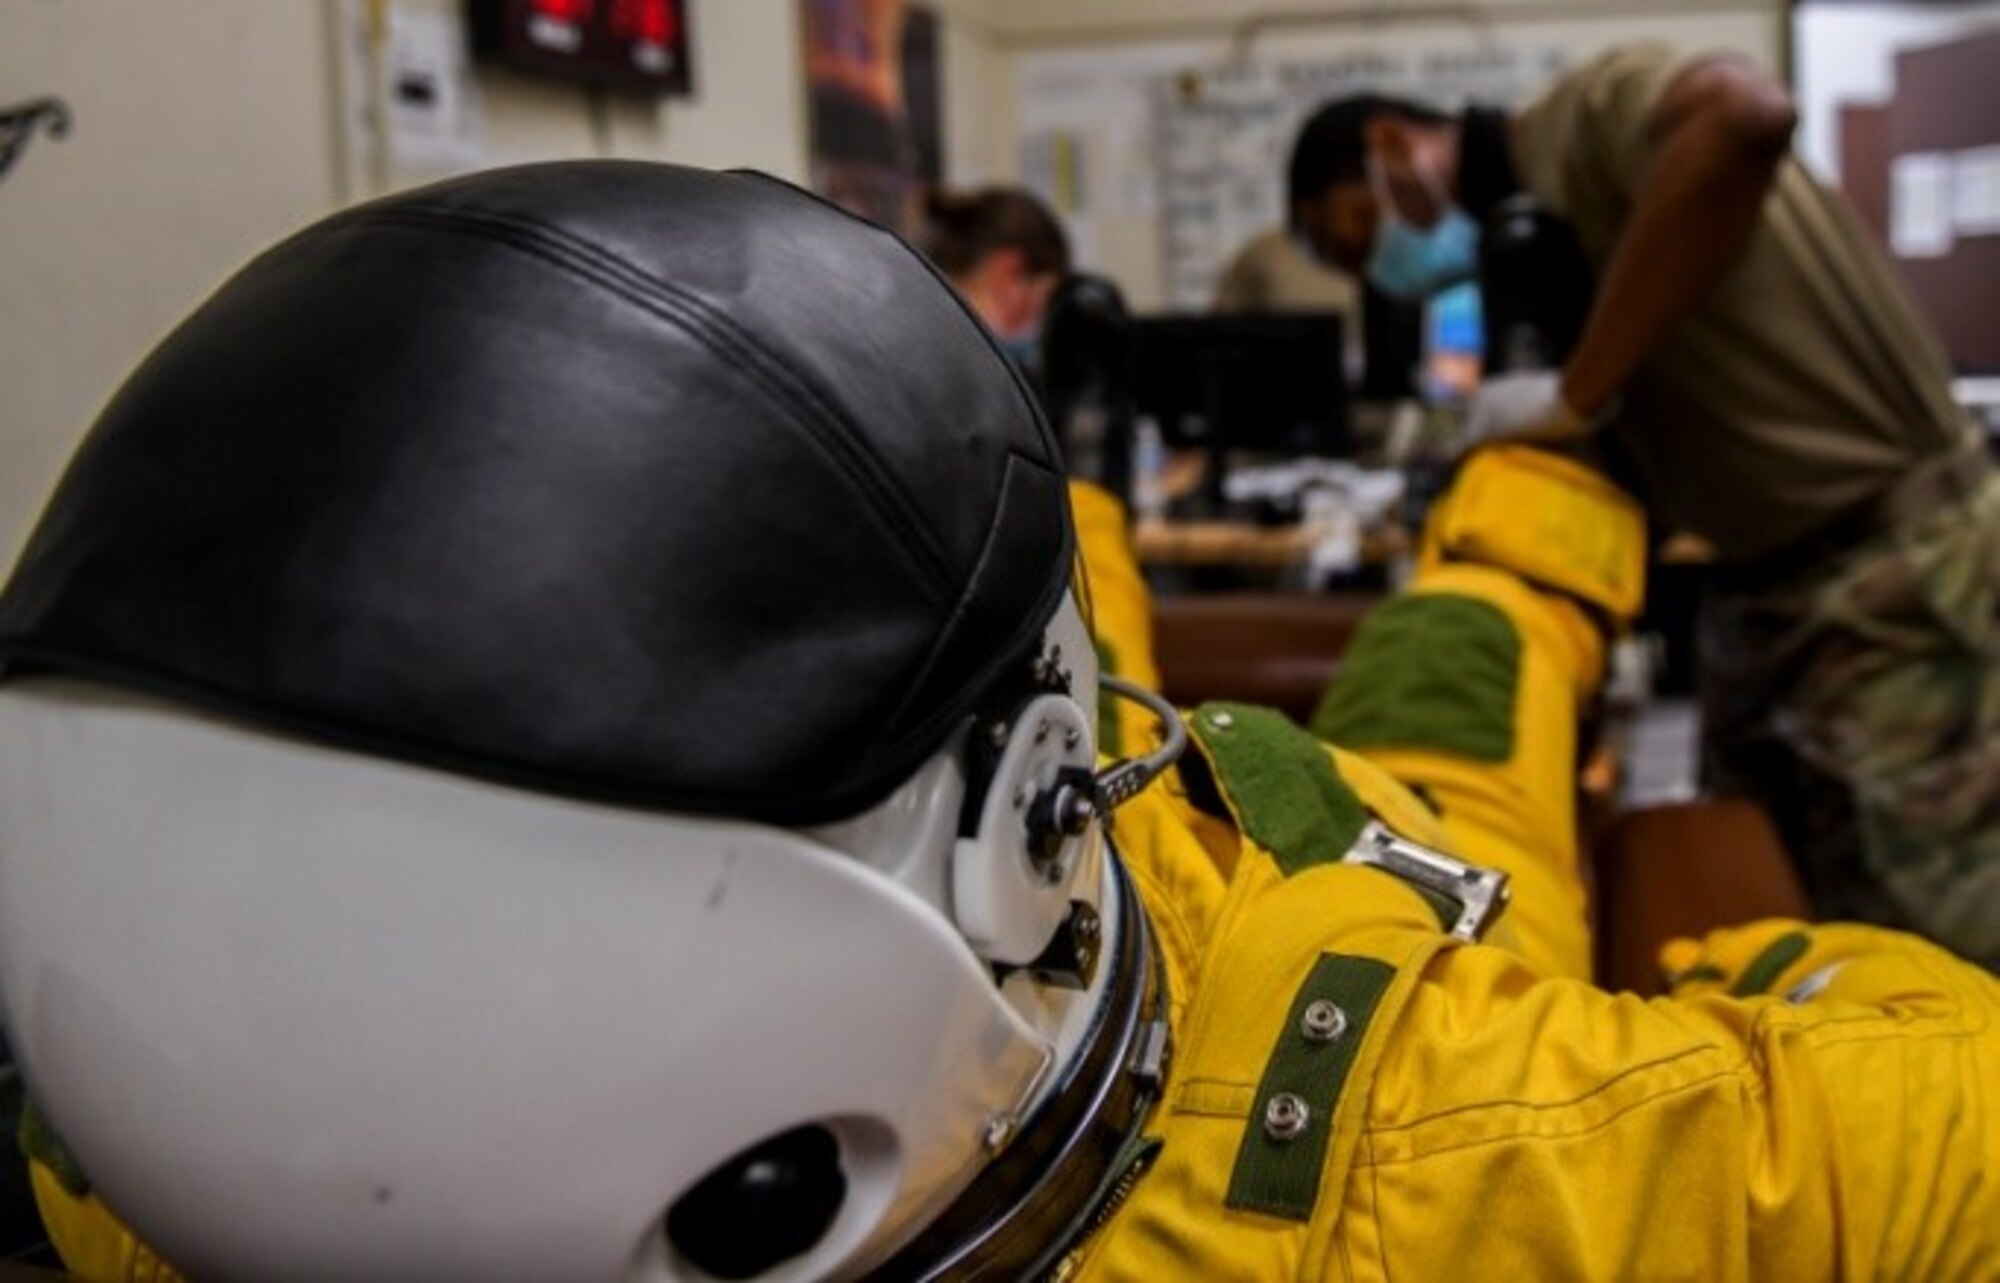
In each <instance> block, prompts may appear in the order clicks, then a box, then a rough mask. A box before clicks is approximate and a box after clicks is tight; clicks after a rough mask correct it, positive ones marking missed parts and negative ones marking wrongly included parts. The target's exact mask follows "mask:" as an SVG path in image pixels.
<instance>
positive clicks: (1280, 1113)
mask: <svg viewBox="0 0 2000 1283" xmlns="http://www.w3.org/2000/svg"><path fill="white" fill-rule="evenodd" d="M1395 975H1396V969H1395V968H1394V967H1391V966H1390V965H1389V964H1388V963H1386V962H1380V961H1377V960H1376V959H1374V958H1357V957H1350V956H1347V955H1345V954H1338V953H1323V954H1321V955H1320V956H1319V960H1318V961H1317V962H1316V963H1315V964H1314V965H1313V969H1312V974H1311V975H1309V976H1307V977H1306V982H1305V984H1304V985H1302V986H1300V988H1299V992H1298V996H1297V997H1295V998H1293V999H1292V1009H1291V1014H1290V1015H1289V1016H1287V1017H1286V1022H1285V1028H1284V1029H1283V1030H1282V1031H1281V1032H1280V1033H1279V1035H1278V1043H1277V1046H1276V1047H1274V1048H1272V1050H1271V1057H1270V1059H1269V1060H1268V1061H1266V1062H1265V1065H1264V1078H1263V1081H1262V1082H1260V1083H1259V1084H1258V1085H1257V1098H1256V1102H1255V1103H1254V1104H1253V1105H1252V1106H1251V1113H1250V1117H1249V1119H1248V1121H1247V1122H1246V1123H1245V1125H1244V1129H1243V1141H1242V1143H1241V1144H1240V1145H1239V1146H1238V1147H1237V1150H1236V1167H1235V1170H1234V1171H1233V1172H1232V1174H1231V1175H1230V1178H1229V1196H1228V1199H1227V1202H1228V1205H1229V1206H1231V1207H1234V1208H1239V1209H1241V1210H1244V1211H1249V1212H1262V1213H1264V1214H1265V1215H1267V1216H1281V1217H1284V1218H1285V1219H1286V1220H1293V1221H1304V1220H1310V1219H1311V1218H1312V1212H1313V1204H1314V1203H1316V1202H1317V1201H1318V1199H1319V1180H1320V1170H1321V1169H1322V1168H1323V1167H1324V1166H1325V1164H1326V1151H1327V1146H1329V1145H1330V1144H1332V1142H1333V1115H1334V1112H1335V1110H1336V1109H1338V1108H1339V1105H1340V1093H1341V1089H1342V1088H1343V1087H1344V1086H1346V1084H1347V1074H1348V1071H1349V1070H1351V1069H1352V1068H1353V1067H1354V1059H1355V1056H1356V1055H1357V1054H1358V1053H1359V1052H1360V1050H1361V1041H1362V1038H1363V1037H1364V1036H1365V1035H1366V1034H1367V1032H1368V1021H1369V1019H1370V1018H1371V1017H1373V1016H1374V1014H1375V1007H1376V1004H1378V1003H1379V1002H1380V1001H1381V1000H1382V994H1383V992H1384V991H1385V990H1387V989H1388V987H1389V982H1390V981H1391V980H1392V979H1394V978H1395ZM1326 1004H1331V1008H1332V1010H1333V1011H1335V1012H1337V1013H1338V1026H1339V1032H1338V1033H1337V1034H1336V1035H1335V1036H1333V1037H1327V1036H1325V1034H1326V1030H1327V1028H1328V1024H1327V1020H1326V1017H1327V1016H1328V1007H1327V1006H1326ZM1316 1007H1317V1010H1315V1008H1316ZM1300 1108H1302V1109H1303V1119H1302V1120H1301V1117H1300V1114H1299V1112H1298V1110H1299V1109H1300Z"/></svg>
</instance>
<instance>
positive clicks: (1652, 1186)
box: [1340, 923, 2000, 1280]
mask: <svg viewBox="0 0 2000 1283" xmlns="http://www.w3.org/2000/svg"><path fill="white" fill-rule="evenodd" d="M1668 961H1669V962H1670V964H1672V965H1675V966H1676V967H1677V968H1678V969H1679V970H1680V971H1681V973H1682V974H1683V976H1684V980H1683V982H1682V984H1681V986H1680V988H1679V991H1678V994H1677V996H1674V997H1669V998H1662V999H1655V1000H1652V1001H1650V1002H1646V1001H1641V1000H1639V999H1637V998H1636V997H1634V996H1632V995H1612V994H1607V993H1604V992H1602V991H1600V990H1597V989H1594V988H1591V987H1589V986H1586V985H1583V984H1580V983H1575V982H1569V981H1548V980H1541V979H1540V978H1538V977H1536V976H1535V975H1534V974H1533V973H1532V971H1531V970H1530V969H1528V968H1526V967H1524V966H1523V965H1522V964H1521V963H1519V962H1518V961H1517V960H1514V959H1512V958H1509V957H1508V956H1507V955H1506V954H1505V953H1503V952H1502V951H1500V950H1496V949H1490V948H1476V949H1461V950H1456V951H1453V952H1451V953H1448V954H1444V955H1440V956H1439V957H1438V958H1437V959H1436V960H1434V961H1433V963H1432V965H1431V967H1430V969H1429V973H1428V974H1427V975H1426V977H1425V983H1424V984H1423V985H1422V986H1421V987H1420V988H1419V990H1418V992H1417V994H1416V995H1415V997H1414V998H1413V999H1412V1001H1411V1003H1410V1004H1409V1006H1408V1007H1406V1008H1405V1010H1404V1012H1403V1014H1402V1023H1401V1025H1400V1027H1399V1028H1398V1030H1397V1033H1396V1036H1395V1039H1394V1042H1393V1045H1392V1047H1391V1048H1390V1050H1389V1052H1388V1053H1387V1055H1386V1057H1385V1061H1384V1064H1383V1067H1382V1070H1381V1072H1380V1073H1379V1074H1378V1076H1377V1078H1376V1084H1375V1098H1374V1101H1373V1102H1372V1105H1371V1108H1370V1111H1369V1129H1370V1134H1369V1137H1368V1139H1367V1141H1366V1142H1365V1145H1364V1150H1365V1157H1364V1159H1363V1161H1362V1163H1361V1164H1360V1165H1359V1166H1358V1167H1357V1169H1356V1171H1355V1173H1354V1178H1353V1179H1352V1180H1351V1181H1350V1183H1349V1187H1348V1200H1347V1203H1346V1206H1345V1207H1344V1208H1343V1209H1342V1211H1341V1213H1340V1215H1341V1216H1343V1217H1350V1218H1353V1221H1354V1222H1355V1223H1356V1226H1355V1227H1356V1228H1357V1229H1359V1232H1360V1235H1361V1242H1365V1244H1366V1248H1365V1251H1366V1254H1367V1255H1368V1256H1369V1257H1371V1258H1373V1259H1374V1260H1375V1261H1378V1262H1379V1263H1380V1266H1381V1270H1380V1272H1379V1273H1378V1272H1377V1271H1376V1270H1373V1269H1371V1270H1367V1271H1363V1272H1362V1274H1363V1275H1364V1276H1368V1277H1378V1276H1388V1277H1400V1278H1432V1277H1443V1276H1446V1275H1449V1274H1452V1273H1454V1272H1456V1271H1458V1270H1460V1269H1462V1268H1463V1266H1464V1265H1465V1263H1466V1262H1468V1261H1472V1262H1477V1263H1478V1266H1479V1273H1480V1274H1482V1275H1483V1276H1484V1275H1490V1276H1491V1277H1495V1278H1521V1277H1536V1278H1575V1279H1595V1278H1702V1279H1716V1280H1757V1279H1795V1278H1796V1279H1835V1278H1840V1279H1878V1278H1906V1279H1968V1280H1969V1279H1981V1278H1990V1277H1992V1271H1993V1268H1994V1264H1995V1262H2000V1183H1996V1182H1994V1181H1993V1180H1992V1179H1991V1173H1992V1172H1993V1171H1995V1170H2000V1166H1996V1165H2000V982H1996V981H1995V980H1994V978H1993V977H1991V976H1989V975H1986V974H1985V973H1983V972H1982V971H1980V970H1978V969H1977V968H1974V967H1972V966H1970V965H1969V964H1966V963H1964V962H1963V961H1961V960H1959V959H1956V958H1953V957H1952V956H1950V955H1949V954H1947V953H1945V952H1944V951H1943V950H1941V949H1938V948H1936V947H1935V946H1932V945H1930V944H1927V943H1925V942H1923V941H1920V940H1917V939H1915V938H1914V937H1909V936H1903V935H1899V934H1896V933H1892V932H1885V931H1880V930H1876V929H1871V928H1863V927H1849V926H1832V927H1802V926H1800V925H1799V924H1795V923H1768V924H1761V925H1759V926H1757V927H1754V928H1748V929H1743V930H1737V931H1730V932H1725V933H1721V934H1719V935H1717V936H1715V937H1712V938H1711V939H1710V940H1709V941H1708V942H1707V943H1706V945H1705V946H1697V945H1693V944H1681V945H1676V946H1674V947H1673V948H1672V950H1670V957H1669V959H1668ZM1426 1207H1452V1208H1461V1209H1473V1210H1474V1211H1475V1214H1472V1215H1467V1216H1447V1217H1442V1218H1436V1219H1434V1220H1430V1221H1429V1222H1428V1223H1423V1222H1424V1221H1425V1218H1423V1217H1422V1216H1421V1215H1420V1211H1419V1209H1422V1208H1426ZM1496 1226H1504V1227H1505V1229H1504V1232H1500V1233H1496V1232H1494V1227H1496ZM1354 1250H1356V1251H1357V1252H1359V1251H1362V1250H1363V1249H1362V1248H1360V1247H1358V1246H1357V1247H1356V1248H1355V1249H1354Z"/></svg>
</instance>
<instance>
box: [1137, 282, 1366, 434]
mask: <svg viewBox="0 0 2000 1283" xmlns="http://www.w3.org/2000/svg"><path fill="white" fill-rule="evenodd" d="M1135 330H1136V339H1137V343H1136V347H1135V381H1136V390H1137V400H1138V408H1139V412H1140V413H1141V414H1144V415H1150V416H1151V417H1152V418H1153V419H1154V420H1155V421H1156V422H1157V423H1158V424H1159V425H1160V433H1161V436H1162V437H1163V438H1164V439H1165V440H1166V441H1167V443H1168V444H1170V445H1179V446H1201V447H1206V448H1207V449H1209V450H1211V451H1214V452H1216V453H1218V454H1222V453H1227V452H1230V451H1242V452H1245V453H1255V454H1272V455H1294V456H1295V455H1323V456H1340V455H1346V454H1349V453H1351V452H1352V441H1351V439H1350V436H1349V431H1348V421H1347V382H1346V378H1345V376H1344V372H1343V369H1342V364H1341V319H1340V315H1339V313H1337V312H1282V313H1280V312H1239V313H1230V314H1226V315H1217V316H1154V317H1141V318H1139V319H1138V321H1137V322H1136V325H1135Z"/></svg>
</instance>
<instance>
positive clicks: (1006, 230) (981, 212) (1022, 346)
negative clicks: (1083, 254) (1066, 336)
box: [919, 186, 1070, 376]
mask: <svg viewBox="0 0 2000 1283" xmlns="http://www.w3.org/2000/svg"><path fill="white" fill-rule="evenodd" d="M919 248H920V249H922V250H923V252H924V254H925V256H926V257H928V258H929V259H930V260H931V262H932V263H934V264H936V266H937V269H938V270H939V271H940V272H942V273H943V274H944V276H945V279H946V280H948V281H950V282H951V285H952V288H953V289H955V290H957V291H958V294H959V297H960V298H962V299H964V300H965V303H966V306H967V307H969V308H971V309H972V311H973V314H974V315H976V316H978V318H979V319H980V320H981V321H983V322H984V323H985V325H986V328H987V329H988V330H990V331H992V333H993V337H994V338H995V339H996V340H998V341H999V344H1000V347H1001V350H1002V351H1004V352H1006V353H1007V355H1008V356H1009V357H1011V358H1012V359H1013V360H1014V363H1015V364H1017V365H1019V366H1020V367H1021V368H1022V369H1024V370H1026V371H1027V372H1028V373H1029V374H1030V375H1037V376H1038V375H1039V369H1038V366H1039V364H1040V361H1041V334H1042V318H1043V317H1044V316H1046V315H1047V314H1048V310H1049V300H1050V299H1052V298H1054V297H1055V292H1056V287H1057V286H1058V285H1060V284H1061V283H1062V280H1063V278H1064V277H1065V276H1067V275H1069V270H1070V252H1069V238H1068V237H1067V236H1066V235H1064V233H1063V228H1062V224H1061V223H1060V222H1058V221H1057V220H1056V216H1055V215H1054V214H1052V213H1050V212H1049V209H1048V207H1047V206H1046V205H1044V204H1042V202H1041V201H1039V200H1037V199H1036V198H1035V197H1034V196H1033V195H1031V194H1030V193H1028V192H1026V191H1024V190H1022V189H1021V188H1018V187H998V186H996V187H986V188H981V189H979V190H977V191H970V192H954V191H948V190H945V189H942V188H938V189H933V190H932V191H931V192H930V193H928V194H927V195H926V197H925V199H924V230H923V233H922V236H921V237H920V243H919Z"/></svg>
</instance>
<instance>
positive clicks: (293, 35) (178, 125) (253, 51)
mask: <svg viewBox="0 0 2000 1283" xmlns="http://www.w3.org/2000/svg"><path fill="white" fill-rule="evenodd" d="M322 37H323V32H322V29H321V12H320V9H319V7H318V6H317V5H316V4H301V3H294V2H293V0H281V2H278V3H273V2H272V0H199V3H175V4H116V3H111V2H109V0H10V2H9V3H7V4H4V5H0V103H12V102H15V101H18V100H20V99H23V98H28V97H33V96H37V95H40V94H46V93H55V94H60V95H61V96H62V97H63V98H64V99H66V100H67V101H68V102H69V104H70V107H71V109H72V110H73V112H74V115H75V127H74V129H73V130H72V132H71V134H70V136H69V137H68V138H67V139H66V140H64V141H62V142H59V143H56V142H50V141H49V140H48V139H46V138H41V139H37V140H36V141H35V142H34V143H32V144H31V145H30V147H29V149H28V151H27V153H26V154H25V155H24V156H22V157H21V159H20V161H19V163H18V164H17V165H16V166H15V167H14V169H13V171H12V172H11V173H10V174H9V175H8V176H7V178H6V179H5V181H4V182H0V406H4V412H0V561H4V562H5V563H11V562H12V560H13V553H14V550H15V548H16V546H17V544H18V541H19V539H20V537H21V536H22V535H23V534H25V532H26V526H27V523H28V522H29V520H30V519H31V518H32V516H33V514H34V513H35V512H36V511H37V510H38V509H39V508H40V505H41V502H42V500H43V498H44V497H45V496H46V494H47V492H48V490H49V488H50V486H51V485H53V483H54V481H55V477H56V473H57V471H58V469H59V468H60V467H61V465H62V463H63V461H64V460H65V459H66V458H67V457H68V455H69V452H70V450H71V448H72V447H73V445H74V443H75V439H76V436H77V434H78V433H79V431H80V430H81V429H82V428H83V427H84V426H85V425H87V424H88V423H89V421H90V419H91V418H92V416H93V415H94V414H95V413H96V410H97V407H98V406H99V405H100V404H101V403H102V401H103V400H104V398H105V397H106V396H107V395H108V394H109V393H110V392H111V391H112V390H113V389H114V388H115V386H116V385H117V383H118V381H119V380H120V379H122V378H123V377H124V375H125V374H126V373H127V372H128V371H129V370H130V369H131V367H132V365H133V363H134V362H135V361H136V360H137V358H138V357H139V356H140V355H141V354H142V353H143V352H145V351H146V349H147V348H148V347H149V346H151V344H152V343H153V341H154V340H155V339H156V338H157V337H158V336H159V335H160V333H161V332H162V331H163V330H165V329H166V328H167V327H168V326H170V325H171V324H172V323H173V322H174V321H175V320H176V319H177V318H178V317H179V316H180V315H181V314H182V313H183V312H185V311H186V310H187V308H188V305H189V304H190V303H192V302H193V301H194V300H195V299H197V298H199V297H200V296H201V294H202V293H203V292H204V291H206V290H207V289H208V288H210V287H211V286H212V285H213V284H214V282H215V281H217V280H218V279H219V278H220V277H221V276H223V275H224V274H225V273H226V272H228V271H229V270H230V268H232V267H233V266H234V265H235V264H237V263H238V262H239V261H241V259H242V258H243V257H244V255H245V254H247V253H249V252H250V251H251V250H252V249H254V248H255V247H257V246H258V245H261V244H263V243H264V242H266V241H269V240H271V239H272V238H274V237H276V236H277V235H279V234H280V233H282V232H284V231H285V230H286V229H288V228H291V227H294V226H296V225H297V224H299V223H301V222H303V221H305V220H307V219H310V218H312V217H313V216H315V215H316V214H319V213H320V212H321V211H323V210H325V209H326V208H328V206H329V205H330V204H331V203H332V200H333V190H334V181H335V179H334V167H333V164H332V157H331V154H330V149H329V140H330V137H331V118H330V112H329V103H328V98H327V95H326V93H325V92H324V85H325V44H324V41H323V38H322Z"/></svg>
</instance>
